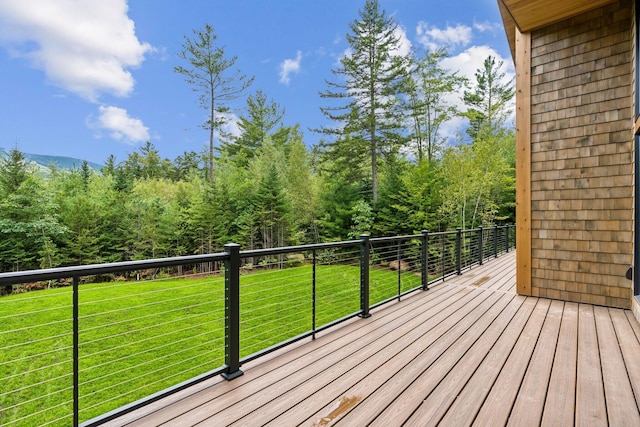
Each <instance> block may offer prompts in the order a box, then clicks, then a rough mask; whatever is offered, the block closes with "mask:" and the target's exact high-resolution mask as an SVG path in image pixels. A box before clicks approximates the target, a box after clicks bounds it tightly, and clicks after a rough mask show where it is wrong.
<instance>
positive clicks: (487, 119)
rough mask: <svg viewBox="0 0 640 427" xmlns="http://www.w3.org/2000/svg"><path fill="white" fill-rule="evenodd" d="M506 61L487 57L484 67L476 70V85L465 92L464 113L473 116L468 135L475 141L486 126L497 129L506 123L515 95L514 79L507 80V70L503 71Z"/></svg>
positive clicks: (469, 117)
mask: <svg viewBox="0 0 640 427" xmlns="http://www.w3.org/2000/svg"><path fill="white" fill-rule="evenodd" d="M502 64H503V63H502V61H500V62H498V63H496V59H495V58H494V57H493V56H489V57H487V58H486V59H485V60H484V62H483V66H482V68H481V69H478V70H477V71H476V74H475V77H476V81H475V88H474V90H473V91H466V90H465V91H464V97H463V99H464V103H465V104H466V105H467V107H468V109H467V111H466V112H465V113H464V116H466V117H467V118H468V119H469V128H467V134H469V136H470V137H471V139H472V140H475V139H476V137H477V136H478V133H479V132H480V130H481V128H482V127H487V128H488V129H494V128H495V127H496V126H499V125H501V124H502V122H503V121H504V119H505V118H506V116H507V114H508V107H509V103H510V101H511V100H512V99H513V97H514V95H515V89H514V87H513V80H511V81H509V82H505V74H506V73H505V72H504V71H500V70H501V68H502Z"/></svg>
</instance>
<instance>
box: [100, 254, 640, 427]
mask: <svg viewBox="0 0 640 427" xmlns="http://www.w3.org/2000/svg"><path fill="white" fill-rule="evenodd" d="M639 336H640V326H639V325H638V323H637V322H636V320H635V319H634V317H633V315H632V314H631V312H629V311H625V310H620V309H609V308H604V307H597V306H591V305H585V304H575V303H567V302H562V301H551V300H547V299H539V298H532V297H522V296H518V295H516V294H515V253H511V254H507V255H505V256H502V257H501V258H499V259H497V260H492V261H489V262H487V263H485V265H483V266H480V267H475V268H473V269H471V270H468V271H465V272H464V274H463V275H462V276H457V277H454V278H451V279H448V280H447V281H446V282H443V283H439V284H436V285H433V286H432V287H431V289H430V290H429V291H427V292H422V291H421V292H419V293H417V294H412V295H411V296H408V297H407V298H406V299H404V300H403V301H401V302H399V303H392V304H389V305H386V306H384V307H380V308H379V309H377V310H373V311H372V316H371V317H370V318H368V319H359V318H358V319H354V320H353V321H351V322H349V323H348V324H347V325H344V326H339V327H337V328H334V329H332V330H329V331H327V332H325V333H324V334H322V335H320V336H319V337H318V338H317V339H316V340H315V341H307V342H304V343H301V344H299V345H297V346H295V347H290V348H287V349H284V350H282V351H280V352H279V353H278V354H274V355H271V356H269V357H266V358H263V359H258V360H256V361H254V362H252V363H250V364H247V365H245V366H243V370H244V372H245V373H244V375H243V376H241V377H239V378H238V379H236V380H233V381H231V382H228V381H226V380H223V379H222V378H214V379H212V380H209V381H208V382H206V383H202V384H200V385H198V386H197V387H193V388H191V389H188V390H185V391H183V392H181V393H179V394H176V395H174V396H171V397H170V398H168V399H165V400H162V401H159V402H156V403H154V404H152V405H150V406H147V407H145V408H143V409H141V410H138V411H137V412H134V413H131V414H128V415H126V416H124V417H121V418H119V419H118V420H116V421H114V422H111V423H109V424H108V425H113V426H116V425H118V426H121V425H128V426H138V425H140V426H142V425H143V426H150V425H154V426H155V425H163V424H166V425H172V426H173V425H176V426H192V425H196V424H197V425H205V426H223V425H247V426H254V425H273V426H290V425H305V426H328V425H334V424H339V425H344V426H364V425H375V426H384V427H391V426H396V425H408V426H430V425H437V424H440V425H445V426H462V425H480V426H499V425H518V426H529V425H531V426H537V425H552V426H568V425H574V424H575V425H594V426H596V425H612V426H621V425H630V426H640V412H639V409H638V408H639V406H640V342H639V340H638V337H639Z"/></svg>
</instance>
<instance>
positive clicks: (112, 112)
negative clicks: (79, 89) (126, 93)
mask: <svg viewBox="0 0 640 427" xmlns="http://www.w3.org/2000/svg"><path fill="white" fill-rule="evenodd" d="M98 110H99V116H98V118H97V119H94V118H93V117H90V118H89V119H88V120H87V125H88V126H89V127H90V128H92V129H96V130H98V131H101V130H104V131H107V132H108V133H109V135H110V136H111V137H112V138H113V139H116V140H118V141H123V142H126V143H130V144H133V143H136V142H145V141H148V140H149V128H148V127H146V126H145V125H144V124H143V123H142V120H140V119H135V118H133V117H129V114H128V113H127V110H125V109H123V108H118V107H113V106H106V107H105V106H103V105H101V106H100V107H99V108H98Z"/></svg>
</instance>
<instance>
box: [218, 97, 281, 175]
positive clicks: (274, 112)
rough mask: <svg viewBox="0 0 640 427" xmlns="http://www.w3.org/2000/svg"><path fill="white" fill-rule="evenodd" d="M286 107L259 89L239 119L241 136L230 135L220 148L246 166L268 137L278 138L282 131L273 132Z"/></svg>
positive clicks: (249, 99) (249, 98)
mask: <svg viewBox="0 0 640 427" xmlns="http://www.w3.org/2000/svg"><path fill="white" fill-rule="evenodd" d="M283 117H284V109H282V108H280V106H279V105H278V104H276V103H275V102H274V101H269V100H267V96H266V95H265V94H264V93H263V92H262V91H261V90H258V91H257V92H256V93H255V95H250V96H249V97H248V98H247V108H246V113H245V114H244V115H241V116H240V118H239V121H238V127H239V128H240V136H238V137H233V136H230V137H228V138H227V140H226V141H223V142H222V144H221V147H220V150H221V151H222V152H223V153H225V154H226V155H227V156H228V157H229V158H230V159H233V160H235V161H237V162H239V163H240V164H241V165H243V166H246V165H247V164H248V163H249V161H250V160H251V159H252V158H253V156H254V155H255V154H256V150H258V149H260V148H261V147H262V146H263V144H265V142H266V141H267V139H272V140H277V139H278V136H280V138H281V135H282V131H280V132H275V133H274V132H273V129H274V128H275V127H276V126H277V125H278V124H280V126H281V128H282V118H283Z"/></svg>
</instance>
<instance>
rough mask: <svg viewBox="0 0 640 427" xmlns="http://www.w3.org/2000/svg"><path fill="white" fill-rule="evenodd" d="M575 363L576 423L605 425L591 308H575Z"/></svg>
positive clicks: (595, 334) (598, 359)
mask: <svg viewBox="0 0 640 427" xmlns="http://www.w3.org/2000/svg"><path fill="white" fill-rule="evenodd" d="M578 310H579V311H578V315H579V324H578V366H577V378H576V422H575V424H576V425H577V426H601V425H607V407H606V402H605V398H604V387H603V384H602V370H601V368H600V353H599V352H598V336H597V332H596V323H595V316H594V314H593V307H592V306H590V305H585V304H580V307H579V309H578Z"/></svg>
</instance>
